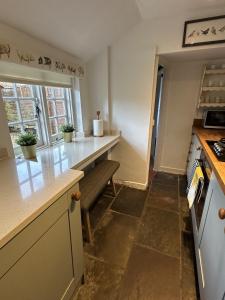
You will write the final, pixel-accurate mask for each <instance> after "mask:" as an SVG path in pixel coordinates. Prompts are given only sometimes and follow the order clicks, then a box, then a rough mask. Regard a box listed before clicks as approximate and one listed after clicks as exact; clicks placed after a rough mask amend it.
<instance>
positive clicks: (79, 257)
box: [68, 184, 84, 284]
mask: <svg viewBox="0 0 225 300" xmlns="http://www.w3.org/2000/svg"><path fill="white" fill-rule="evenodd" d="M78 191H79V185H78V184H76V185H75V186H74V187H73V188H71V189H70V190H69V191H68V202H71V206H70V210H69V221H70V232H71V244H72V253H73V269H74V279H75V282H76V284H78V283H79V282H80V280H81V278H82V276H83V275H84V260H83V253H84V251H83V237H82V227H81V213H80V201H79V200H78V201H72V200H71V195H72V194H74V193H76V192H78Z"/></svg>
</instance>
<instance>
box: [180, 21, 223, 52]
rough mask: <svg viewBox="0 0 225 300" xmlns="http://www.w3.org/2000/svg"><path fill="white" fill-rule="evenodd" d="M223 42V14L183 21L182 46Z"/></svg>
mask: <svg viewBox="0 0 225 300" xmlns="http://www.w3.org/2000/svg"><path fill="white" fill-rule="evenodd" d="M217 43H225V16H217V17H211V18H205V19H198V20H191V21H186V22H185V23H184V35H183V45H182V46H183V47H192V46H199V45H209V44H217Z"/></svg>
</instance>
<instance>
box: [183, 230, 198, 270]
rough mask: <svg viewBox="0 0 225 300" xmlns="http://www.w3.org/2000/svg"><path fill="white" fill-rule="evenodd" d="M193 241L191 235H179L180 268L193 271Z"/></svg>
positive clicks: (184, 233)
mask: <svg viewBox="0 0 225 300" xmlns="http://www.w3.org/2000/svg"><path fill="white" fill-rule="evenodd" d="M194 255H195V250H194V240H193V235H192V234H190V233H187V232H182V235H181V257H182V266H183V267H185V268H188V269H190V270H194V264H195V261H194Z"/></svg>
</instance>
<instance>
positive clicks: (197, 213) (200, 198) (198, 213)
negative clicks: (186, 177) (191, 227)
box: [191, 151, 212, 236]
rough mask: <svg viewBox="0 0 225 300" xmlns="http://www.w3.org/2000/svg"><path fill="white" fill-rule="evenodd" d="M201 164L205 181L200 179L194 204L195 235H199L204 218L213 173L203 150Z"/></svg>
mask: <svg viewBox="0 0 225 300" xmlns="http://www.w3.org/2000/svg"><path fill="white" fill-rule="evenodd" d="M199 165H200V167H201V169H202V173H203V176H204V180H203V183H202V182H200V181H199V183H198V186H197V192H196V196H195V199H194V202H193V205H192V209H191V211H192V221H193V223H194V224H195V229H196V232H194V235H197V236H198V231H199V227H200V224H201V220H202V215H203V210H204V206H205V199H206V195H207V191H208V186H209V181H210V177H211V173H212V169H211V167H210V164H209V163H208V161H207V158H206V156H205V154H204V152H203V151H202V152H201V156H200V159H199Z"/></svg>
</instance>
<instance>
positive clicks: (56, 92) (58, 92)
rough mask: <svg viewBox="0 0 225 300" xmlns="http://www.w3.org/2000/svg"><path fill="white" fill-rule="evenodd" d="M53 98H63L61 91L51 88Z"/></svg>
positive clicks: (60, 89)
mask: <svg viewBox="0 0 225 300" xmlns="http://www.w3.org/2000/svg"><path fill="white" fill-rule="evenodd" d="M53 90H54V96H55V98H64V94H63V89H62V88H53Z"/></svg>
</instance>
